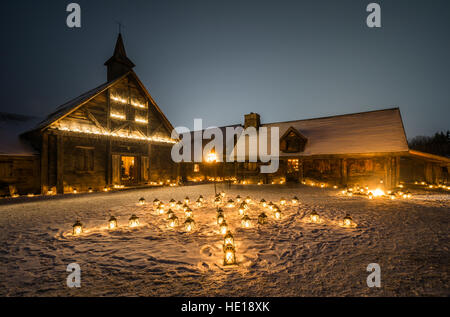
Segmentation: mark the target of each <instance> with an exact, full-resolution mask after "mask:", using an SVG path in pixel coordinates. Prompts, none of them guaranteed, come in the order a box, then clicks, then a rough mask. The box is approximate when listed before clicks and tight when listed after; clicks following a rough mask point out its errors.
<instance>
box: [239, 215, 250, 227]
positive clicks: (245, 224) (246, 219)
mask: <svg viewBox="0 0 450 317" xmlns="http://www.w3.org/2000/svg"><path fill="white" fill-rule="evenodd" d="M241 225H242V228H250V226H251V221H250V217H249V216H247V215H245V216H244V217H242V220H241Z"/></svg>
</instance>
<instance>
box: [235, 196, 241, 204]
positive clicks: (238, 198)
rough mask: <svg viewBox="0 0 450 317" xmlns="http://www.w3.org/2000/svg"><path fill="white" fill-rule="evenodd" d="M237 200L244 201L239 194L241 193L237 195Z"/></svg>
mask: <svg viewBox="0 0 450 317" xmlns="http://www.w3.org/2000/svg"><path fill="white" fill-rule="evenodd" d="M236 202H238V203H240V202H242V198H241V196H239V195H237V196H236Z"/></svg>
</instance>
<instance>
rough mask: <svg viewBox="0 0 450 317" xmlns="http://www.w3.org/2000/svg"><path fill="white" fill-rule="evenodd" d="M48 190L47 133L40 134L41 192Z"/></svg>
mask: <svg viewBox="0 0 450 317" xmlns="http://www.w3.org/2000/svg"><path fill="white" fill-rule="evenodd" d="M47 191H48V134H47V133H44V134H42V145H41V194H42V195H46V194H47Z"/></svg>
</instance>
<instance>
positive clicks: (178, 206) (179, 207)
mask: <svg viewBox="0 0 450 317" xmlns="http://www.w3.org/2000/svg"><path fill="white" fill-rule="evenodd" d="M177 209H178V210H181V209H183V203H182V202H181V201H178V202H177Z"/></svg>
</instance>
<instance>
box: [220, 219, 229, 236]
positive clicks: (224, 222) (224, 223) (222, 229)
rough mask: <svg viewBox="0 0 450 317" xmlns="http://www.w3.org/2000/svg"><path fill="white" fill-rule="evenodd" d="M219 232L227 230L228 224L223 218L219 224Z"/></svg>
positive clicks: (223, 232)
mask: <svg viewBox="0 0 450 317" xmlns="http://www.w3.org/2000/svg"><path fill="white" fill-rule="evenodd" d="M219 228H220V233H221V234H223V235H225V234H226V233H227V232H228V224H227V222H226V221H225V220H224V221H222V223H221V224H220V227H219Z"/></svg>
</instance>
